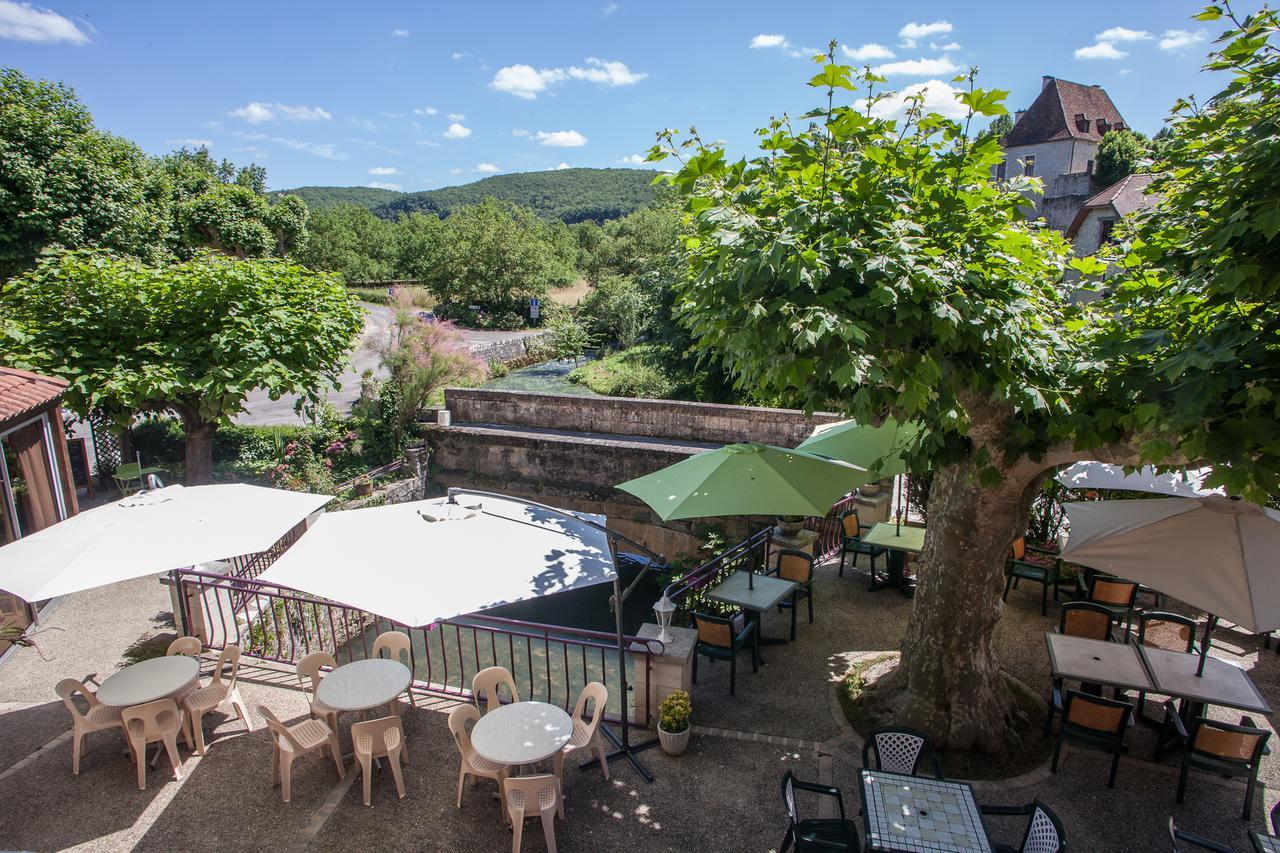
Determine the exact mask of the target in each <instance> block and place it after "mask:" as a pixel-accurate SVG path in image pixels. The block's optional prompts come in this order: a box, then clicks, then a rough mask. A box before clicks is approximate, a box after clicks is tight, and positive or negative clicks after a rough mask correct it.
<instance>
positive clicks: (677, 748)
mask: <svg viewBox="0 0 1280 853" xmlns="http://www.w3.org/2000/svg"><path fill="white" fill-rule="evenodd" d="M692 731H693V727H692V726H689V727H688V728H686V729H685V730H684V731H682V732H674V733H672V732H669V731H667V730H666V729H664V728H663V727H662V724H661V723H659V724H658V742H659V743H660V744H661V745H662V751H663V752H665V753H666V754H667V755H679V754H680V753H682V752H684V751H685V749H686V748H687V747H688V746H689V733H690V732H692Z"/></svg>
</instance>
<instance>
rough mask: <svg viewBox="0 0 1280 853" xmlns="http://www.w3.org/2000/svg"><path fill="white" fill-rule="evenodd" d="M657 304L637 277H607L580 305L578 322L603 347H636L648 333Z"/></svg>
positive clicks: (602, 279) (599, 282)
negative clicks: (638, 281) (655, 304)
mask: <svg viewBox="0 0 1280 853" xmlns="http://www.w3.org/2000/svg"><path fill="white" fill-rule="evenodd" d="M653 315H654V305H653V303H652V301H651V297H650V294H648V293H646V292H645V291H644V290H643V289H642V288H641V287H640V285H639V284H637V283H636V280H635V279H634V278H630V277H627V276H620V275H606V276H605V277H603V278H601V279H600V280H599V281H598V282H597V283H596V286H595V287H594V288H592V290H591V292H590V293H588V294H587V295H586V297H585V298H584V299H583V300H582V302H580V303H579V304H578V311H577V316H578V319H579V320H580V321H581V322H582V323H583V324H584V325H585V326H586V328H587V331H588V333H589V335H590V336H591V337H592V338H594V339H595V340H596V341H597V342H599V343H601V344H604V345H613V344H616V345H617V346H619V347H622V348H626V347H631V346H635V344H636V343H637V342H638V341H639V340H640V337H641V335H643V334H644V333H645V332H646V331H648V330H649V327H650V323H651V321H652V320H653Z"/></svg>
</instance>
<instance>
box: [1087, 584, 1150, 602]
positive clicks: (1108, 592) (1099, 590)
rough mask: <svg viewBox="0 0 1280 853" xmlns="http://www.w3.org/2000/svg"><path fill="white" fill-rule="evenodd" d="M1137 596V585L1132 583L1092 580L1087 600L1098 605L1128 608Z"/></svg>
mask: <svg viewBox="0 0 1280 853" xmlns="http://www.w3.org/2000/svg"><path fill="white" fill-rule="evenodd" d="M1137 594H1138V585H1137V584H1136V583H1134V582H1133V581H1119V580H1110V579H1108V578H1094V580H1093V587H1092V589H1091V590H1090V592H1089V600H1090V601H1096V602H1098V603H1099V604H1114V605H1118V606H1120V607H1129V606H1132V604H1133V600H1134V597H1135V596H1137Z"/></svg>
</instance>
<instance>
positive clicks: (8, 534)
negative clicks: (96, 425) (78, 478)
mask: <svg viewBox="0 0 1280 853" xmlns="http://www.w3.org/2000/svg"><path fill="white" fill-rule="evenodd" d="M53 448H54V443H53V434H52V432H51V425H50V423H49V417H48V416H47V415H40V416H38V417H36V418H34V419H32V420H30V421H27V422H26V423H24V424H22V425H21V426H19V427H16V428H14V429H10V430H8V431H7V432H5V433H4V434H3V435H0V492H3V493H4V494H3V501H0V510H3V511H4V513H5V515H6V519H5V521H4V539H5V540H10V539H16V538H21V537H23V536H25V535H27V534H30V533H35V532H36V531H37V530H43V529H44V528H46V527H49V526H50V525H53V524H57V523H58V522H59V521H61V520H62V519H64V518H66V517H67V511H66V506H65V504H64V499H63V495H62V482H61V478H60V477H59V471H58V466H57V464H56V463H55V461H54V460H55V458H56V457H55V455H54V452H53Z"/></svg>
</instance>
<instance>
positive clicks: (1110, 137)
mask: <svg viewBox="0 0 1280 853" xmlns="http://www.w3.org/2000/svg"><path fill="white" fill-rule="evenodd" d="M1149 156H1150V149H1149V148H1148V145H1147V140H1146V139H1145V138H1143V137H1142V136H1140V135H1138V134H1136V133H1134V132H1133V131H1132V130H1128V129H1125V130H1112V131H1108V132H1107V134H1106V135H1105V136H1103V137H1102V141H1101V142H1099V143H1098V153H1097V155H1096V157H1095V159H1094V164H1093V177H1094V180H1095V181H1097V185H1098V186H1100V187H1109V186H1111V185H1112V184H1114V183H1115V182H1116V181H1119V180H1122V179H1124V178H1127V177H1128V176H1129V175H1132V174H1133V173H1134V172H1137V171H1139V167H1140V165H1141V163H1142V161H1143V160H1144V159H1146V158H1147V157H1149Z"/></svg>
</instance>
